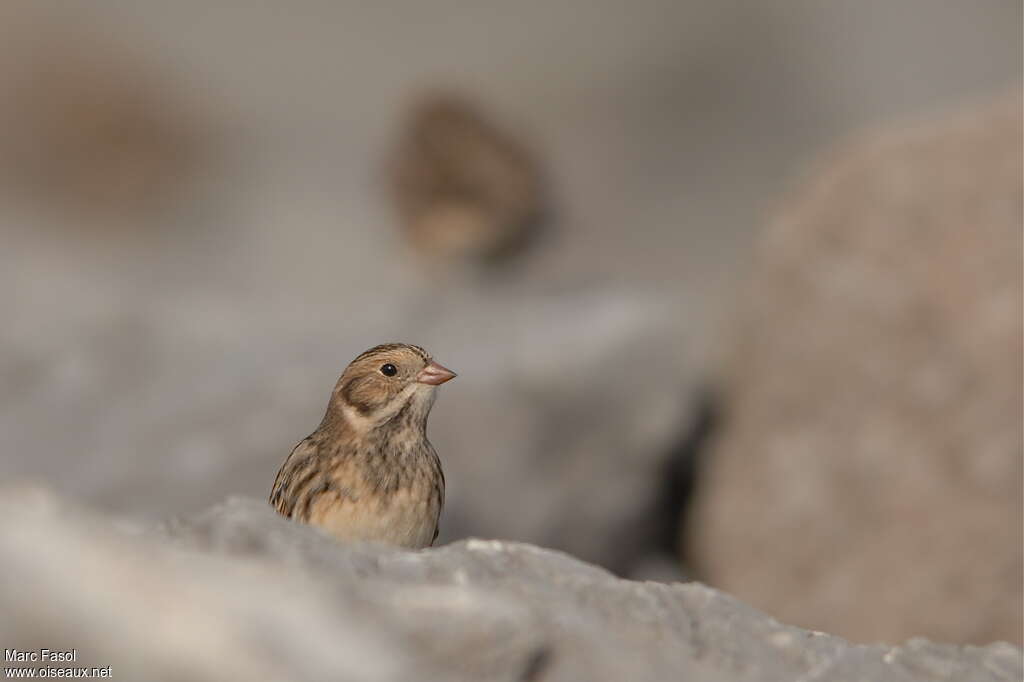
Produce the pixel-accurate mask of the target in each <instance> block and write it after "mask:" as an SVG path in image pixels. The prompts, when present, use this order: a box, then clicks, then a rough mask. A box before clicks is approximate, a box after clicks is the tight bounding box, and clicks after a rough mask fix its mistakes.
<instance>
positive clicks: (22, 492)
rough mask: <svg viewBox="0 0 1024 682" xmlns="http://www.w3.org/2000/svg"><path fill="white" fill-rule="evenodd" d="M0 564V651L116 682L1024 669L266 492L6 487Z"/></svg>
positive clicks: (986, 652) (897, 681)
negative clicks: (882, 641)
mask: <svg viewBox="0 0 1024 682" xmlns="http://www.w3.org/2000/svg"><path fill="white" fill-rule="evenodd" d="M0 564H2V565H3V566H4V580H3V581H2V582H0V610H2V611H3V613H4V614H5V616H6V617H5V618H3V619H2V620H0V637H2V638H3V641H4V643H5V647H14V648H18V649H21V650H26V649H38V648H40V647H50V648H55V647H57V646H60V647H62V648H71V647H74V648H75V649H76V650H77V652H78V660H77V661H76V663H75V665H85V666H101V667H102V666H107V665H109V666H111V667H112V673H113V677H114V679H118V678H123V679H139V680H186V679H187V680H194V681H202V680H222V679H251V680H285V679H287V680H306V679H309V680H313V679H358V680H410V679H417V680H479V679H488V680H548V681H552V682H553V681H556V680H579V679H588V680H595V681H596V682H600V681H601V680H621V679H631V680H665V679H686V680H697V681H703V682H726V681H737V682H739V681H748V680H749V681H755V680H766V681H767V680H779V679H797V678H801V676H806V679H810V678H811V677H812V676H813V679H815V680H824V681H829V680H835V681H837V682H838V681H839V680H850V679H871V680H892V681H893V682H918V681H919V682H924V681H930V680H936V681H937V680H964V679H970V680H975V681H977V682H988V681H991V682H997V681H1004V680H1005V681H1009V680H1015V679H1019V677H1020V674H1021V671H1022V662H1021V651H1020V649H1018V648H1017V647H1013V646H1010V645H1008V644H992V645H989V646H986V647H971V646H967V647H956V646H950V645H939V644H932V643H930V642H927V641H925V640H914V641H912V642H908V643H907V644H905V645H903V646H899V647H884V646H858V645H853V644H850V643H848V642H845V641H843V640H841V639H839V638H837V637H832V636H829V635H825V634H822V633H815V632H808V631H803V630H799V629H797V628H793V627H789V626H785V625H781V624H779V623H777V622H776V621H774V620H772V619H771V618H769V617H767V616H765V615H763V614H761V613H758V612H757V611H755V610H753V609H751V608H750V607H747V606H745V605H744V604H742V603H740V602H738V601H737V600H735V599H733V598H731V597H729V596H727V595H725V594H722V593H720V592H717V591H715V590H713V589H710V588H708V587H705V586H703V585H699V584H696V583H693V584H673V585H665V584H657V583H636V582H630V581H626V580H620V579H617V578H615V577H613V576H612V575H610V574H609V573H607V572H606V571H604V570H602V569H600V568H597V567H595V566H590V565H587V564H585V563H582V562H580V561H578V560H576V559H573V558H571V557H569V556H566V555H564V554H561V553H559V552H553V551H550V550H545V549H540V548H538V547H534V546H531V545H525V544H519V543H512V542H503V541H483V540H465V541H461V542H458V543H455V544H452V545H449V546H445V547H439V548H435V549H430V550H425V551H422V552H406V551H402V550H397V549H393V548H387V547H383V546H374V545H351V546H345V545H341V544H337V543H335V542H334V541H332V540H330V539H329V538H328V537H326V536H324V535H321V534H320V533H319V532H318V531H316V530H315V529H313V528H310V527H307V526H301V525H298V524H294V523H291V522H289V521H287V520H285V519H284V518H282V517H280V516H278V515H277V514H275V513H274V512H273V511H272V510H271V509H270V508H269V507H268V506H267V505H266V504H265V503H263V502H262V501H259V500H247V499H238V498H236V499H232V500H228V501H227V502H225V503H222V504H220V505H218V506H216V507H214V508H212V509H209V510H207V511H205V512H202V513H200V514H197V515H195V516H193V517H191V518H186V519H179V520H176V521H172V522H168V523H165V524H163V525H162V526H160V527H159V528H156V529H152V528H146V527H144V526H140V525H138V524H137V523H124V522H121V523H114V522H112V521H111V520H109V519H104V518H102V517H99V516H96V515H94V514H93V513H91V512H89V511H87V510H85V509H82V508H79V507H76V506H74V505H69V504H67V503H65V502H63V501H61V500H58V499H57V498H56V497H54V496H53V495H52V494H50V493H48V492H46V491H41V490H36V489H25V488H22V489H17V488H8V489H6V490H4V491H3V494H2V495H0ZM7 665H8V666H9V664H7ZM53 667H62V666H60V664H56V665H54V666H53Z"/></svg>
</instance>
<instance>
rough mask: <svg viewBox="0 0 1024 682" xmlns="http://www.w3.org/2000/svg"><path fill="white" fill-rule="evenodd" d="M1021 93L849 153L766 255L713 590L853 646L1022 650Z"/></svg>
mask: <svg viewBox="0 0 1024 682" xmlns="http://www.w3.org/2000/svg"><path fill="white" fill-rule="evenodd" d="M1020 121H1021V100H1020V95H1019V94H1014V95H1012V96H1009V97H1005V98H1003V99H1001V100H1000V101H997V102H994V103H992V104H990V105H986V106H979V107H977V108H975V109H971V110H967V111H964V112H962V113H960V114H957V115H954V116H948V117H943V118H938V119H936V120H934V121H931V122H923V123H921V124H919V125H917V126H912V127H909V128H907V129H904V130H898V131H893V132H889V133H882V134H878V135H874V136H868V137H866V138H865V139H862V140H860V141H857V142H854V143H852V144H850V145H848V146H847V147H845V148H844V149H843V150H842V151H841V152H839V153H838V154H836V156H835V158H834V159H833V160H832V161H831V162H830V163H829V164H826V166H825V168H824V169H823V171H822V172H821V173H820V174H819V175H818V176H816V177H815V179H814V180H813V181H812V182H810V183H809V186H808V187H806V188H805V189H804V190H803V191H802V192H801V194H800V195H799V196H798V198H797V199H796V200H795V201H794V202H793V203H791V204H790V205H789V208H788V209H787V210H785V211H783V213H782V216H781V217H780V219H779V220H778V221H776V223H775V224H774V226H773V227H772V229H771V230H770V231H769V233H768V234H767V236H766V239H765V240H764V243H763V245H762V248H761V250H760V252H759V255H758V258H757V266H756V268H755V271H754V275H753V277H752V282H751V286H750V290H749V300H748V301H747V302H746V305H745V306H744V314H743V318H742V320H741V322H740V325H739V331H738V333H737V335H736V339H735V343H734V344H733V348H732V351H731V353H730V354H729V367H730V370H729V376H728V380H727V382H726V383H727V390H726V397H725V402H724V410H725V414H726V424H725V426H724V428H723V430H722V432H721V434H720V435H719V437H718V439H717V443H716V445H715V446H714V447H713V450H712V452H711V453H710V455H709V457H708V460H707V464H706V468H705V470H704V472H703V474H702V476H701V478H700V480H699V482H698V499H697V500H696V502H695V505H694V512H693V516H692V519H691V521H692V522H691V524H690V533H691V543H690V556H691V557H692V559H693V561H694V562H695V563H696V564H697V565H698V566H699V568H700V572H699V575H700V576H701V577H702V579H705V580H707V581H709V582H710V583H712V584H714V585H715V586H717V587H720V588H721V589H724V590H727V591H729V592H731V593H734V594H736V595H737V596H739V597H740V598H741V599H745V600H749V601H750V602H751V603H752V604H754V605H755V606H757V607H758V608H763V609H765V610H766V611H768V612H769V613H772V614H773V615H776V616H777V617H779V618H781V619H783V620H785V621H787V622H793V623H796V624H799V625H802V626H805V627H813V628H818V629H824V630H827V631H830V632H835V633H837V634H840V635H843V636H846V637H849V638H851V639H854V640H858V641H898V640H900V639H903V638H906V637H910V636H915V635H925V636H929V637H933V638H937V639H942V640H945V641H955V642H976V643H980V642H988V641H992V640H995V639H1006V640H1009V641H1012V642H1020V641H1021V571H1022V566H1021V538H1022V528H1021V524H1022V513H1021V485H1020V481H1021V452H1022V444H1021V430H1020V415H1021V380H1020V378H1021V352H1020V349H1021V341H1022V338H1021V289H1020V281H1021V265H1020V253H1021V192H1022V189H1021V186H1022V180H1021V175H1022V173H1021V157H1020V149H1021V130H1020Z"/></svg>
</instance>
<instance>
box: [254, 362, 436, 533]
mask: <svg viewBox="0 0 1024 682" xmlns="http://www.w3.org/2000/svg"><path fill="white" fill-rule="evenodd" d="M392 369H393V370H394V373H393V375H392V374H389V372H390V371H391V370H392ZM454 376H455V374H454V373H452V372H451V371H450V370H447V369H445V368H444V367H442V366H441V365H438V364H437V363H435V362H433V361H432V360H431V358H430V356H429V355H428V354H427V353H426V351H424V350H423V349H422V348H420V347H418V346H412V345H408V344H397V343H394V344H384V345H381V346H376V347H375V348H371V349H370V350H368V351H366V352H365V353H362V354H361V355H359V357H357V358H356V359H355V360H353V361H352V363H351V364H349V366H348V367H347V368H346V369H345V372H344V373H343V374H342V375H341V378H340V379H338V383H337V384H336V385H335V387H334V391H333V392H332V393H331V399H330V402H329V403H328V406H327V413H326V414H325V415H324V418H323V421H322V422H321V423H320V426H319V427H318V428H317V430H316V431H314V432H313V433H312V434H310V435H309V436H307V437H306V438H304V439H302V440H301V441H300V442H299V444H298V445H296V446H295V448H294V449H293V450H292V452H291V454H290V455H288V458H287V459H286V460H285V462H284V464H283V465H282V467H281V470H280V471H279V472H278V474H277V478H276V480H275V481H274V487H273V489H272V490H271V493H270V504H271V505H272V506H273V507H274V508H275V509H277V511H278V512H280V513H281V514H283V515H284V516H287V517H289V518H291V519H294V520H296V521H300V522H303V523H309V524H312V525H314V526H319V527H320V528H322V529H324V530H325V531H327V532H328V533H330V534H331V535H333V536H335V537H336V538H338V539H340V540H347V541H355V540H367V541H374V542H384V543H388V544H394V545H400V546H403V547H411V548H420V547H427V546H429V545H431V544H433V542H434V540H435V539H436V537H437V521H438V517H439V516H440V514H441V507H442V505H443V504H444V474H443V473H442V471H441V462H440V460H439V459H438V456H437V453H436V452H435V451H434V448H433V446H432V445H431V444H430V441H428V440H427V433H426V428H427V416H428V415H429V413H430V408H431V406H432V405H433V402H434V396H435V389H436V387H437V386H438V385H440V384H442V383H444V382H445V381H448V380H449V379H451V378H453V377H454Z"/></svg>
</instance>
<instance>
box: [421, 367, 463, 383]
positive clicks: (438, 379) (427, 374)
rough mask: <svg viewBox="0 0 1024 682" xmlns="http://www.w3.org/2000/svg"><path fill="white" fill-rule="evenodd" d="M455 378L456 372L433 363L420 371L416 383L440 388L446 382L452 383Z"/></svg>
mask: <svg viewBox="0 0 1024 682" xmlns="http://www.w3.org/2000/svg"><path fill="white" fill-rule="evenodd" d="M454 378H455V372H453V371H451V370H450V369H448V368H447V367H442V366H441V365H439V364H437V363H436V362H431V363H430V364H429V365H427V366H426V367H424V368H423V369H421V370H420V373H419V374H417V375H416V381H418V382H419V383H421V384H429V385H431V386H440V385H441V384H443V383H444V382H446V381H450V380H452V379H454Z"/></svg>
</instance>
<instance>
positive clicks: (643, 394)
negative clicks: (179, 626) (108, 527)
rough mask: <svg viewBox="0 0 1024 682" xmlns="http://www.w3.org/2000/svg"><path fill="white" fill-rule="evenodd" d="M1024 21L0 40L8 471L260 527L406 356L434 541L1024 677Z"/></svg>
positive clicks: (933, 16)
mask: <svg viewBox="0 0 1024 682" xmlns="http://www.w3.org/2000/svg"><path fill="white" fill-rule="evenodd" d="M1021 14H1022V11H1021V4H1020V3H1019V2H1010V1H1005V0H984V1H973V2H968V1H966V0H964V1H962V2H941V3H940V2H930V1H926V0H897V1H893V0H885V1H882V0H870V1H868V2H859V3H838V2H832V3H820V2H809V1H803V0H793V1H780V2H771V3H747V2H735V1H731V0H728V1H725V2H721V1H720V2H695V1H691V0H686V1H681V2H680V1H677V2H654V1H646V2H631V3H613V2H605V1H604V0H600V1H591V2H579V1H575V0H574V1H570V2H563V3H550V2H533V1H532V0H527V1H525V2H518V3H514V4H512V3H475V4H473V5H466V4H465V3H456V2H448V1H447V0H442V1H440V2H435V3H430V4H429V5H427V4H423V3H415V2H397V3H328V2H321V1H317V0H297V1H296V2H292V3H289V4H288V5H287V8H285V7H284V6H283V5H281V6H278V5H275V4H272V3H246V4H242V3H237V4H236V3H232V2H226V1H223V0H220V1H218V0H214V1H209V0H208V1H206V2H195V1H193V0H181V1H179V2H174V3H169V2H155V1H153V0H133V1H132V2H127V1H124V0H91V1H90V2H84V1H83V2H79V3H63V2H50V3H47V2H38V1H36V2H28V1H27V0H8V1H7V2H5V3H4V4H3V6H2V7H0V102H2V105H0V240H2V243H3V248H2V249H0V286H2V291H3V292H4V294H3V296H2V298H0V319H2V320H3V321H4V324H3V325H2V326H0V438H2V441H0V443H2V448H0V471H2V474H3V478H4V481H5V482H6V483H11V482H12V481H17V482H24V481H34V482H41V483H43V484H44V485H47V486H50V487H53V488H55V489H56V490H58V491H59V492H61V493H63V494H66V495H68V496H72V497H75V498H78V499H81V500H84V501H86V502H87V503H88V504H90V505H92V506H95V507H97V508H100V509H102V510H105V511H108V512H111V513H114V514H117V515H121V516H124V517H128V518H133V519H142V520H146V521H157V520H160V519H164V518H167V517H169V516H175V515H180V514H186V513H192V512H194V511H196V510H199V509H202V508H204V507H207V506H209V505H211V504H213V503H216V502H218V501H220V500H222V499H223V498H225V497H226V496H229V495H246V496H255V497H260V498H262V497H265V496H266V495H267V494H268V493H269V489H270V485H271V483H272V481H273V478H274V475H275V473H276V471H277V468H278V466H279V465H280V463H281V461H283V459H284V457H285V456H286V455H287V454H288V452H289V450H290V449H291V447H292V446H293V445H294V443H295V442H297V441H298V440H299V439H301V438H302V437H304V436H305V435H306V434H308V433H309V432H310V431H312V430H313V429H314V428H315V427H316V425H317V423H318V422H319V420H320V417H321V416H322V413H323V410H324V408H325V406H326V401H327V397H328V395H329V393H330V390H331V388H332V386H333V384H334V382H335V380H336V378H337V376H338V374H339V373H340V372H341V370H342V369H343V368H344V366H345V365H346V364H347V363H348V361H349V360H351V359H352V358H353V357H354V356H355V355H356V354H358V353H359V352H361V351H362V350H365V349H366V348H368V347H370V346H373V345H375V344H377V343H380V342H384V341H391V340H401V341H408V342H412V343H417V344H419V345H422V346H424V347H426V348H427V349H428V350H429V351H430V352H432V353H433V355H434V357H435V358H436V359H437V360H439V361H440V362H442V363H443V364H445V365H447V366H449V367H451V368H452V369H454V370H455V371H457V372H458V373H459V378H458V379H457V380H456V381H454V382H452V383H451V384H448V385H446V386H445V387H444V389H443V390H442V391H441V395H440V397H439V400H438V402H437V405H436V407H435V409H434V412H433V415H432V418H431V425H430V434H431V440H432V441H433V442H434V444H435V445H436V447H437V449H438V451H439V452H440V453H441V456H442V459H443V461H444V466H445V471H446V474H447V478H448V502H447V507H446V510H445V515H444V517H443V519H442V537H441V540H442V541H443V542H449V541H452V540H455V539H458V538H461V537H466V536H481V537H495V538H507V539H516V540H524V541H529V542H534V543H537V544H541V545H545V546H549V547H554V548H559V549H563V550H566V551H568V552H570V553H572V554H574V555H576V556H579V557H580V558H583V559H586V560H588V561H593V562H596V563H599V564H601V565H604V566H606V567H608V568H609V569H611V570H613V571H615V572H616V573H618V574H620V575H624V576H628V577H634V578H647V579H655V580H680V579H688V578H692V579H699V580H702V581H705V582H707V583H709V584H711V585H713V586H716V587H720V588H722V589H725V590H727V591H729V592H731V593H733V594H735V595H736V596H738V597H740V598H742V599H744V600H746V601H748V602H750V603H752V604H753V605H754V606H756V607H758V608H761V609H763V610H765V611H767V612H768V613H770V614H771V615H773V616H775V617H777V618H779V619H780V620H783V621H785V622H788V623H791V624H794V625H799V626H803V627H810V628H815V629H820V630H827V631H829V632H833V633H835V634H839V635H844V636H847V637H850V638H852V639H854V640H857V641H890V642H894V641H899V640H902V639H905V638H908V637H912V636H916V635H924V636H929V637H932V638H935V639H939V640H943V641H951V642H977V643H983V642H988V641H992V640H995V639H1005V640H1008V641H1011V642H1014V643H1017V644H1019V643H1020V642H1021V638H1022V635H1021V581H1022V575H1021V538H1022V528H1021V524H1022V510H1021V450H1022V446H1021V407H1022V406H1021V376H1022V373H1021V288H1020V287H1021V98H1020V90H1019V88H1020V85H1021V21H1022V16H1021Z"/></svg>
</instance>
